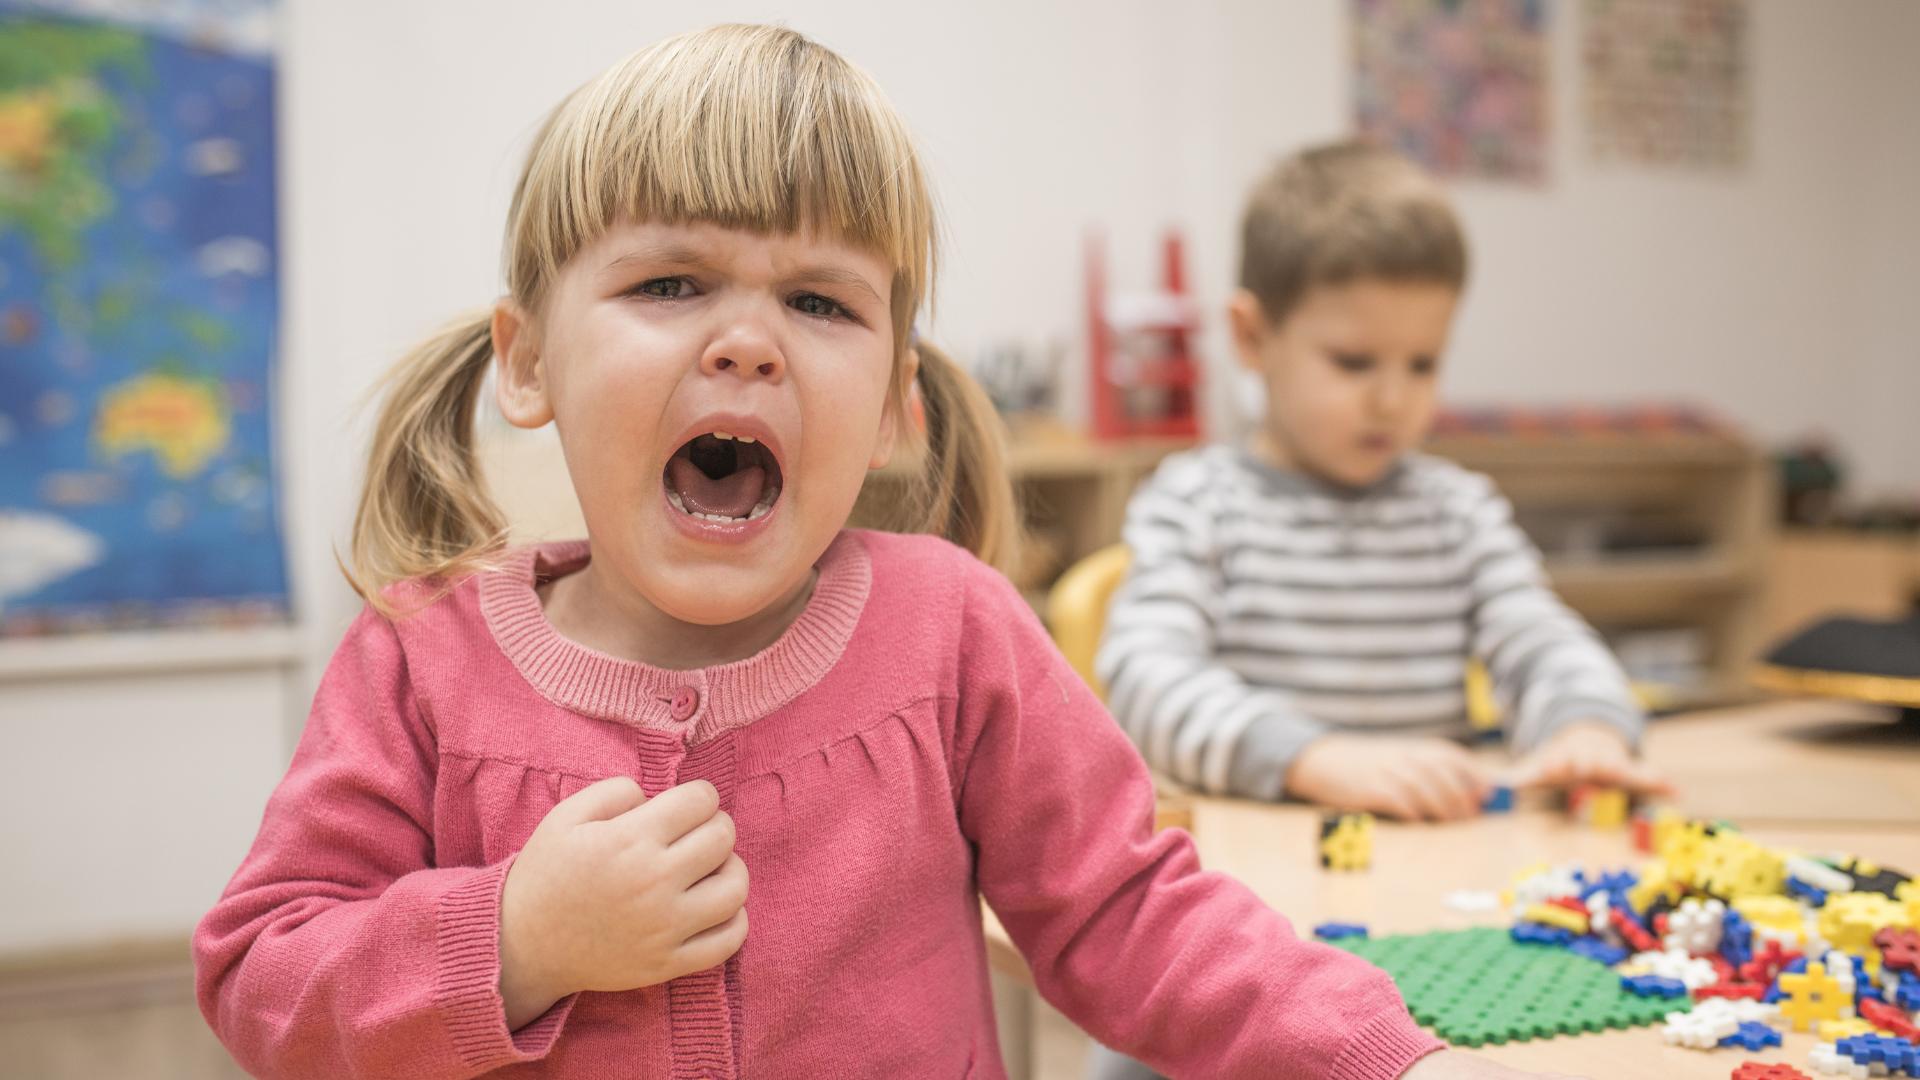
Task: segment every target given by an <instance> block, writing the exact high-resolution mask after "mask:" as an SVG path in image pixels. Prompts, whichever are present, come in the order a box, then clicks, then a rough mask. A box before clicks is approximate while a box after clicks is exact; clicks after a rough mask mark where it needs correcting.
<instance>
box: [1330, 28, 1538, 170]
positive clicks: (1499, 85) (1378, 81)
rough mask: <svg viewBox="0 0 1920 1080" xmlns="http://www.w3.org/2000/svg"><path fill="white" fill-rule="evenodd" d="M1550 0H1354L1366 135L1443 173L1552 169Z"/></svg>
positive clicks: (1359, 101) (1360, 110) (1359, 112)
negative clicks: (1549, 154)
mask: <svg viewBox="0 0 1920 1080" xmlns="http://www.w3.org/2000/svg"><path fill="white" fill-rule="evenodd" d="M1546 27H1547V11H1546V3H1545V0H1353V52H1354V80H1353V81H1354V104H1355V110H1356V117H1357V123H1358V125H1359V129H1360V133H1361V134H1362V135H1365V136H1367V137H1368V138H1371V139H1373V140H1374V141H1376V142H1378V143H1380V144H1382V145H1385V146H1391V147H1393V148H1394V149H1396V150H1399V151H1400V152H1402V153H1404V154H1406V155H1408V156H1409V157H1411V158H1413V159H1414V160H1415V161H1418V162H1420V163H1421V164H1422V165H1424V166H1426V167H1427V168H1428V169H1431V170H1432V171H1433V172H1435V173H1437V174H1439V175H1441V176H1453V177H1474V178H1482V179H1497V180H1519V181H1526V182H1534V183H1537V182H1540V181H1542V180H1544V179H1545V178H1546V172H1547V127H1548V99H1547V40H1546Z"/></svg>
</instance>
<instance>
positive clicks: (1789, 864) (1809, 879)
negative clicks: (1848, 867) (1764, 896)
mask: <svg viewBox="0 0 1920 1080" xmlns="http://www.w3.org/2000/svg"><path fill="white" fill-rule="evenodd" d="M1785 867H1786V871H1787V876H1788V877H1789V878H1799V879H1800V880H1801V881H1804V882H1806V883H1807V884H1808V885H1811V886H1813V887H1814V888H1816V889H1819V890H1820V891H1821V892H1823V893H1829V894H1831V893H1845V892H1852V891H1853V875H1852V874H1849V873H1847V872H1846V871H1844V870H1840V869H1837V868H1835V867H1832V866H1829V865H1827V864H1826V863H1823V862H1821V861H1820V860H1818V859H1809V858H1807V857H1806V856H1805V855H1794V856H1791V857H1789V858H1788V859H1787V860H1786V862H1785Z"/></svg>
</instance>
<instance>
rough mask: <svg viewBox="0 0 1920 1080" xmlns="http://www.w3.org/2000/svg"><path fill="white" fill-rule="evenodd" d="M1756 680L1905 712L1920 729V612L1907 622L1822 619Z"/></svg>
mask: <svg viewBox="0 0 1920 1080" xmlns="http://www.w3.org/2000/svg"><path fill="white" fill-rule="evenodd" d="M1753 681H1754V682H1755V683H1756V684H1757V685H1759V686H1761V687H1763V688H1765V689H1768V690H1776V691H1780V692H1782V693H1789V694H1813V695H1816V696H1819V697H1834V698H1845V699H1847V700H1850V701H1867V702H1873V703H1875V704H1880V705H1893V706H1896V707H1898V708H1899V709H1901V710H1902V717H1903V718H1904V719H1905V720H1906V721H1907V722H1908V723H1910V724H1920V611H1915V612H1914V613H1913V614H1912V615H1909V616H1907V617H1906V618H1904V619H1896V620H1892V621H1884V622H1883V621H1876V620H1873V619H1853V618H1833V619H1823V620H1821V621H1820V622H1817V623H1814V624H1813V625H1812V626H1809V627H1807V628H1806V629H1804V630H1801V631H1800V632H1799V633H1796V634H1794V635H1793V636H1792V637H1789V638H1787V639H1786V640H1785V641H1783V642H1781V643H1780V644H1779V645H1777V646H1775V647H1774V649H1773V651H1772V652H1769V653H1768V654H1767V657H1766V659H1765V661H1764V662H1763V663H1762V664H1761V665H1760V667H1759V668H1757V669H1756V670H1755V672H1754V676H1753Z"/></svg>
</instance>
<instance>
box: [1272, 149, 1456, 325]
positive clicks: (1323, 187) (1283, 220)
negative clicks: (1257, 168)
mask: <svg viewBox="0 0 1920 1080" xmlns="http://www.w3.org/2000/svg"><path fill="white" fill-rule="evenodd" d="M1240 244H1241V246H1240V285H1241V287H1242V288H1245V289H1246V290H1248V291H1249V292H1251V293H1253V295H1254V296H1255V297H1257V298H1258V299H1259V301H1260V308H1261V310H1262V311H1263V312H1264V313H1265V314H1266V316H1267V318H1268V320H1270V321H1271V322H1273V323H1276V324H1278V323H1280V322H1283V321H1285V320H1286V318H1287V316H1288V315H1290V314H1292V313H1293V309H1294V307H1295V306H1296V305H1297V304H1298V303H1299V302H1300V298H1301V297H1302V296H1304V295H1305V294H1306V292H1307V290H1308V289H1310V288H1313V287H1315V286H1319V285H1338V284H1342V283H1344V282H1348V281H1352V280H1354V279H1356V278H1362V277H1379V278H1386V279H1389V280H1395V281H1431V282H1437V283H1439V284H1443V285H1448V286H1451V287H1453V288H1455V289H1461V288H1464V287H1465V286H1466V282H1467V243H1466V237H1465V235H1464V234H1463V233H1462V231H1461V229H1460V222H1459V219H1458V218H1456V217H1455V216H1454V213H1453V207H1452V206H1451V205H1450V204H1449V203H1448V201H1447V196H1446V192H1445V191H1443V190H1442V189H1441V187H1440V184H1439V183H1438V182H1437V181H1435V180H1434V179H1433V178H1432V177H1431V176H1429V175H1427V174H1426V173H1425V172H1424V171H1422V170H1421V169H1420V167H1419V166H1418V165H1415V164H1414V163H1413V162H1411V161H1409V160H1407V159H1406V158H1404V157H1402V156H1400V155H1399V154H1396V153H1394V152H1393V151H1391V150H1385V149H1382V148H1380V147H1377V146H1374V145H1372V144H1370V143H1366V142H1360V141H1357V140H1356V141H1347V142H1337V143H1330V144H1327V145H1323V146H1318V147H1314V148H1312V149H1309V150H1305V151H1302V152H1300V153H1298V154H1295V155H1293V156H1292V157H1289V158H1287V159H1285V160H1283V161H1281V162H1280V164H1279V165H1277V166H1275V167H1274V169H1273V171H1272V172H1270V173H1268V174H1267V175H1266V177H1265V178H1263V179H1262V180H1261V181H1260V182H1259V183H1258V184H1257V185H1255V186H1254V189H1253V194H1252V195H1251V196H1249V197H1248V199H1247V212H1246V217H1245V218H1244V219H1243V221H1242V223H1241V232H1240Z"/></svg>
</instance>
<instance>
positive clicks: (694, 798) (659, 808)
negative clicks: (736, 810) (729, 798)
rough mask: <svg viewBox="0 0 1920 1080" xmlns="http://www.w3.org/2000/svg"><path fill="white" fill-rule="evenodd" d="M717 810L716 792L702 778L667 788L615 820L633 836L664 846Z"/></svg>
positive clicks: (688, 831)
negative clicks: (643, 804)
mask: <svg viewBox="0 0 1920 1080" xmlns="http://www.w3.org/2000/svg"><path fill="white" fill-rule="evenodd" d="M719 812H720V793H719V792H718V791H716V790H715V789H714V786H713V785H712V784H709V783H707V782H706V781H705V780H691V781H688V782H687V783H684V784H679V785H676V786H674V787H670V788H668V789H667V790H665V791H663V792H661V793H660V794H658V795H655V796H654V797H653V798H652V799H650V800H648V802H647V805H645V806H640V807H636V808H634V809H633V810H630V811H628V812H627V813H625V814H623V815H621V816H620V818H619V819H618V820H619V823H620V824H621V825H622V826H623V827H625V828H627V829H628V830H629V831H630V832H631V833H632V835H634V836H635V837H644V838H646V839H649V840H652V841H653V842H655V843H657V844H659V845H660V846H661V847H666V846H667V845H669V844H672V843H673V842H674V841H675V840H678V839H680V838H681V837H683V836H685V835H687V834H688V833H690V832H692V831H693V829H694V828H695V826H698V825H699V824H700V823H701V822H704V821H706V820H707V819H709V818H711V817H713V815H715V814H717V813H719Z"/></svg>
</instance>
